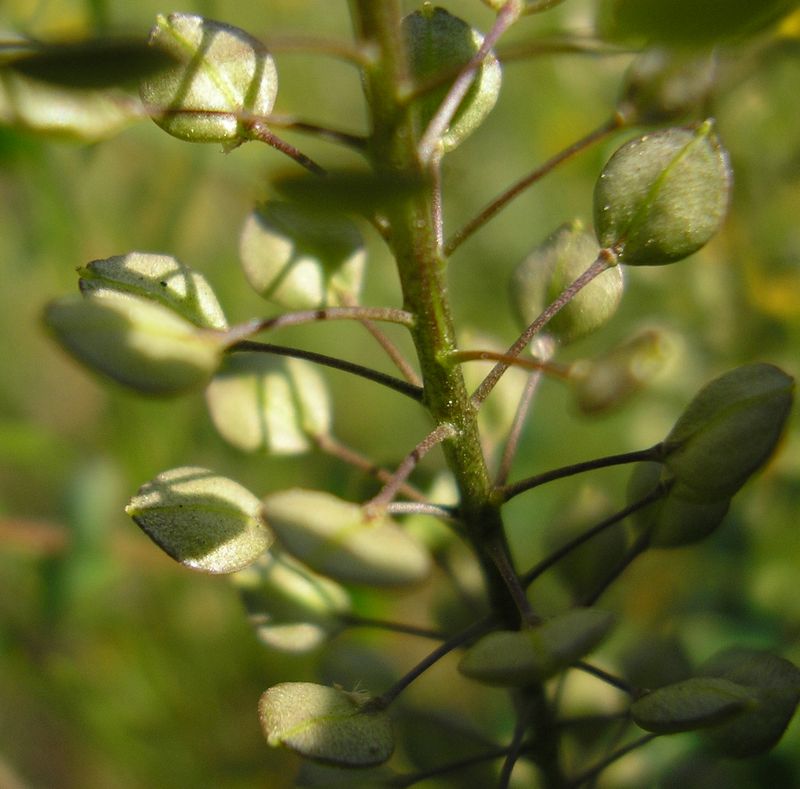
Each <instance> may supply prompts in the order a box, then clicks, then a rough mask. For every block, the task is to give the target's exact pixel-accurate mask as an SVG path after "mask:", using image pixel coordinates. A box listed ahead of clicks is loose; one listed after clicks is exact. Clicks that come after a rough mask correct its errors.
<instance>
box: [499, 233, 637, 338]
mask: <svg viewBox="0 0 800 789" xmlns="http://www.w3.org/2000/svg"><path fill="white" fill-rule="evenodd" d="M599 251H600V250H599V247H598V246H597V242H596V241H595V239H594V237H593V236H592V235H591V234H589V233H587V232H586V231H585V230H584V227H583V223H582V222H580V221H579V220H575V221H573V222H569V223H567V224H564V225H562V226H561V227H559V228H558V229H557V230H556V231H555V232H554V233H553V234H552V235H550V236H549V237H548V238H547V239H545V240H544V241H543V242H542V243H541V244H539V245H538V246H537V247H535V248H534V249H533V250H532V251H531V252H530V254H529V255H528V256H527V257H526V258H525V260H523V261H522V262H521V263H520V264H519V265H518V266H517V267H516V268H515V269H514V272H513V274H512V275H511V283H510V295H511V304H512V306H513V307H514V308H515V311H516V313H517V315H518V316H519V319H520V322H521V323H522V325H523V326H528V325H529V324H530V323H533V321H534V320H535V319H536V318H537V317H538V316H539V314H540V313H541V312H542V311H543V310H544V309H545V307H547V306H548V305H549V304H550V303H551V302H553V301H555V299H556V298H557V297H558V296H559V295H560V294H561V292H562V291H563V290H564V289H565V288H566V287H567V286H569V285H571V284H572V282H573V281H574V280H576V279H577V278H578V277H579V276H580V275H581V274H583V272H584V271H586V269H587V268H589V265H590V264H591V263H592V261H593V260H594V259H595V258H596V257H597V253H598V252H599ZM622 289H623V281H622V269H621V268H620V267H619V266H613V267H611V268H609V269H608V270H607V271H604V272H603V273H602V274H601V275H600V276H599V277H596V278H595V279H594V280H592V282H590V283H589V284H588V285H587V286H586V287H584V288H583V289H582V290H580V291H579V292H578V293H577V295H576V296H575V297H574V298H573V299H572V300H571V301H570V302H569V303H568V304H567V305H566V306H564V307H563V308H562V309H561V310H560V312H558V314H556V315H555V316H554V317H553V318H552V319H551V320H550V322H549V323H548V324H547V328H546V331H547V333H548V334H550V335H552V336H553V337H555V338H556V339H557V340H558V341H559V342H561V343H569V342H574V341H575V340H578V339H580V338H581V337H584V336H585V335H587V334H591V333H592V332H593V331H595V330H596V329H598V328H599V327H600V326H602V325H603V324H604V323H605V322H606V321H608V320H609V318H610V317H611V316H612V315H613V314H614V313H615V312H616V310H617V307H618V306H619V303H620V300H621V299H622Z"/></svg>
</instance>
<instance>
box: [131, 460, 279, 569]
mask: <svg viewBox="0 0 800 789" xmlns="http://www.w3.org/2000/svg"><path fill="white" fill-rule="evenodd" d="M125 512H126V513H127V514H128V515H130V516H131V518H133V520H134V521H135V522H136V524H137V525H138V526H139V527H141V529H142V531H144V532H145V534H147V536H148V537H150V539H152V540H153V542H155V543H156V544H157V545H158V546H159V547H160V548H162V549H163V550H164V551H165V552H166V553H167V554H169V555H170V556H171V557H172V558H173V559H175V560H176V561H179V562H180V563H181V564H183V565H185V566H186V567H189V568H191V569H192V570H202V571H203V572H207V573H232V572H236V571H237V570H241V569H242V568H244V567H247V565H249V564H251V563H252V562H254V561H255V560H256V559H257V558H258V557H259V556H260V555H261V554H262V553H264V551H266V550H267V548H269V546H270V545H271V544H272V539H273V534H272V531H271V530H270V528H269V527H268V526H267V524H266V522H265V521H264V519H263V516H262V514H261V502H260V501H259V500H258V498H257V497H256V496H254V495H253V494H252V493H251V492H250V491H249V490H247V488H244V487H242V486H241V485H240V484H239V483H238V482H234V481H233V480H232V479H227V478H226V477H221V476H219V475H218V474H215V473H214V472H213V471H209V470H208V469H205V468H196V467H193V466H186V467H182V468H176V469H172V470H171V471H164V472H162V473H161V474H159V475H158V476H157V477H155V478H154V479H153V480H151V481H150V482H147V483H145V484H144V485H142V487H141V488H139V491H138V493H137V494H136V495H135V496H134V497H133V498H132V499H131V500H130V503H129V504H128V506H127V507H125Z"/></svg>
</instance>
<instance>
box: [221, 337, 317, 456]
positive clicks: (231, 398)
mask: <svg viewBox="0 0 800 789" xmlns="http://www.w3.org/2000/svg"><path fill="white" fill-rule="evenodd" d="M206 403H207V405H208V410H209V413H210V414H211V419H212V421H213V423H214V427H216V429H217V430H218V431H219V434H220V435H221V436H222V437H223V438H224V439H225V440H226V441H227V442H228V443H230V444H232V445H233V446H235V447H236V448H237V449H241V450H242V451H243V452H268V453H271V454H277V455H294V454H298V453H301V452H306V451H308V450H309V449H311V447H312V439H313V438H314V437H315V436H319V435H323V434H325V433H327V432H328V430H329V428H330V419H331V417H330V403H329V398H328V390H327V387H326V385H325V381H324V379H323V378H322V376H321V375H320V374H319V373H318V372H317V370H316V369H315V368H314V366H313V365H312V364H311V363H310V362H306V361H303V360H302V359H290V358H286V357H279V356H272V355H269V354H265V353H237V354H234V355H230V356H228V357H226V358H225V360H224V361H223V363H222V365H221V367H220V368H219V370H218V371H217V372H216V374H215V375H214V377H213V378H212V379H211V382H210V383H209V385H208V387H207V388H206Z"/></svg>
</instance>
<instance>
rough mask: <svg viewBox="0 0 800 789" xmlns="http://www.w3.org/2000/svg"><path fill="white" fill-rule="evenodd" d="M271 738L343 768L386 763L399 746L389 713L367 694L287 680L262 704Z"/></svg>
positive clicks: (263, 720)
mask: <svg viewBox="0 0 800 789" xmlns="http://www.w3.org/2000/svg"><path fill="white" fill-rule="evenodd" d="M258 715H259V718H260V720H261V728H262V729H263V731H264V735H265V736H266V738H267V742H268V743H269V744H270V745H272V746H273V747H279V746H282V747H284V748H288V749H289V750H291V751H294V752H295V753H298V754H300V755H301V756H305V757H306V758H308V759H314V760H316V761H320V762H324V763H326V764H335V765H339V766H341V767H369V766H370V765H376V764H382V763H383V762H385V761H386V760H387V759H388V758H389V757H390V756H391V755H392V751H393V750H394V738H393V736H392V724H391V721H390V719H389V715H388V713H387V712H386V711H385V710H383V709H378V708H376V707H375V705H374V704H371V699H370V698H369V697H367V696H365V695H364V694H362V693H358V692H350V693H348V692H347V691H344V690H341V689H340V688H329V687H327V686H325V685H315V684H313V683H311V682H282V683H281V684H279V685H275V686H274V687H272V688H270V689H269V690H267V691H266V692H265V693H264V694H263V695H262V696H261V700H260V701H259V703H258Z"/></svg>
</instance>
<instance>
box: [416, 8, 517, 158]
mask: <svg viewBox="0 0 800 789" xmlns="http://www.w3.org/2000/svg"><path fill="white" fill-rule="evenodd" d="M403 33H404V35H405V39H406V46H407V47H408V62H409V70H410V72H411V76H412V77H413V78H414V80H415V82H416V83H417V85H425V84H427V83H429V82H431V81H434V80H436V79H437V77H440V76H441V77H442V78H446V77H451V78H450V79H447V80H446V82H445V84H443V85H441V86H437V87H434V88H432V89H431V90H428V91H426V92H425V94H424V95H423V96H421V97H420V98H419V99H417V100H416V101H415V102H414V108H415V110H416V113H417V123H418V127H419V131H420V133H422V132H424V130H425V128H426V127H427V126H428V123H429V122H430V120H431V118H433V116H434V115H435V113H436V111H437V110H438V109H439V105H440V104H441V102H442V100H443V99H444V97H445V96H446V95H447V91H448V90H449V88H450V85H451V84H452V82H453V80H454V79H455V78H456V76H457V74H458V71H459V69H461V68H462V67H463V66H465V65H466V64H467V63H469V61H470V60H471V59H472V57H473V56H474V55H475V54H476V53H477V52H478V50H479V49H480V47H481V44H482V43H483V37H482V36H481V35H480V33H478V32H477V31H476V30H473V29H472V28H471V27H470V26H469V25H468V24H467V23H466V22H464V21H463V20H462V19H459V18H458V17H456V16H453V15H452V14H450V13H448V12H447V11H445V10H444V9H443V8H434V7H432V6H430V5H428V4H426V5H425V7H423V8H422V10H420V11H415V12H414V13H412V14H409V15H408V16H407V17H406V18H405V19H404V20H403ZM501 76H502V75H501V70H500V64H499V63H498V61H497V58H496V57H495V56H494V55H492V54H490V55H489V56H488V57H487V58H486V59H485V60H484V62H483V64H482V65H481V67H480V68H479V69H478V73H477V75H476V77H475V80H474V81H473V83H472V85H471V86H470V89H469V91H468V92H467V95H466V96H465V97H464V99H463V101H462V102H461V104H460V106H459V108H458V110H457V111H456V114H455V115H454V116H453V120H452V122H451V123H450V126H449V127H448V128H447V129H446V130H445V133H444V134H443V135H442V138H441V140H440V145H441V148H442V151H444V152H447V151H451V150H453V148H455V147H457V146H458V145H459V144H460V143H461V142H462V141H463V140H464V139H465V138H466V137H468V136H469V135H470V134H471V133H472V132H473V131H475V129H477V128H478V126H480V124H481V123H482V122H483V120H484V119H485V118H486V116H487V115H488V114H489V113H490V112H491V110H492V108H493V107H494V105H495V102H496V101H497V96H498V94H499V93H500V81H501Z"/></svg>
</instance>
